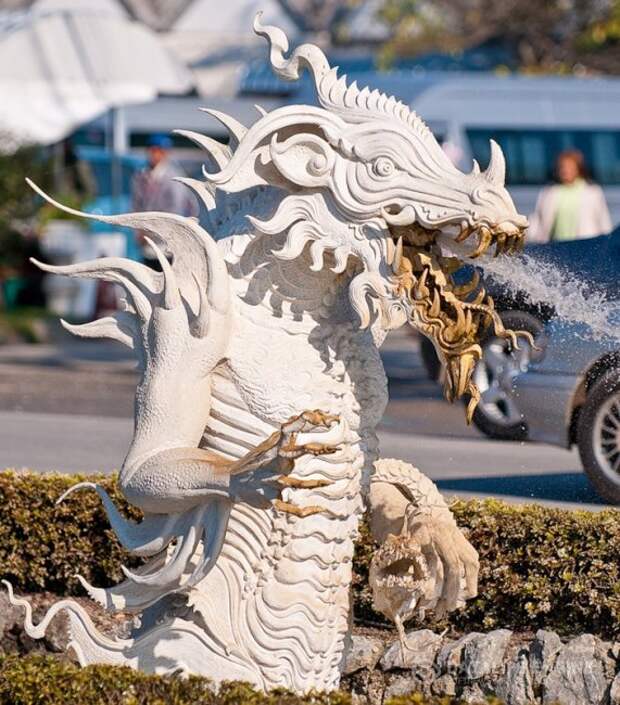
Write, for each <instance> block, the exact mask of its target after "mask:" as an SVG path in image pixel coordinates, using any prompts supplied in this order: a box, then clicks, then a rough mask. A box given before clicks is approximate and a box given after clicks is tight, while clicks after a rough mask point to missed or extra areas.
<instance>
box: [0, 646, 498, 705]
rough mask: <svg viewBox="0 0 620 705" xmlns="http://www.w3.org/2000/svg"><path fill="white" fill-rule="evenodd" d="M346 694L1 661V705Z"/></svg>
mask: <svg viewBox="0 0 620 705" xmlns="http://www.w3.org/2000/svg"><path fill="white" fill-rule="evenodd" d="M352 702H353V701H352V698H351V695H350V694H348V693H344V692H333V693H314V694H309V695H306V696H303V697H301V696H296V695H292V694H291V693H288V692H286V691H283V690H278V691H272V692H271V693H269V694H263V693H260V692H257V691H256V690H254V689H253V688H252V687H251V686H249V685H246V684H244V683H225V684H223V685H222V686H221V688H220V689H219V691H218V692H217V693H215V692H214V691H213V689H212V688H211V687H210V685H209V681H208V680H206V679H204V678H196V677H191V678H187V679H183V678H178V677H175V676H169V677H164V676H147V675H144V674H143V673H139V672H138V671H134V670H132V669H130V668H123V667H119V666H88V667H87V668H79V667H78V666H75V665H73V664H70V663H66V662H63V661H60V660H58V659H55V658H52V657H42V656H28V657H22V658H18V657H15V656H8V657H4V658H2V657H0V705H352ZM459 702H460V701H456V700H453V699H451V698H430V699H427V698H424V697H422V696H419V695H411V696H407V697H399V698H393V699H390V700H387V701H386V704H385V705H458V703H459ZM493 702H496V703H497V705H499V702H498V701H493Z"/></svg>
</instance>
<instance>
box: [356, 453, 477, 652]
mask: <svg viewBox="0 0 620 705" xmlns="http://www.w3.org/2000/svg"><path fill="white" fill-rule="evenodd" d="M370 505H371V527H372V530H373V535H374V536H375V538H376V539H377V540H378V541H379V542H380V543H381V545H380V547H379V549H378V550H377V552H376V553H375V555H374V556H373V559H372V562H371V564H370V574H369V583H370V586H371V588H372V591H373V603H374V607H375V609H376V610H378V611H379V612H381V613H382V614H384V615H385V616H386V617H388V618H389V619H391V620H392V621H393V622H394V623H395V625H396V627H397V629H398V633H399V636H400V639H401V644H402V647H403V649H406V648H407V646H406V641H405V631H404V626H403V624H404V622H406V621H407V620H408V619H410V618H412V617H414V616H417V617H419V618H420V619H423V618H424V615H425V613H426V612H427V611H431V610H432V611H433V612H434V614H435V616H436V617H442V616H444V615H445V614H446V613H448V612H451V611H453V610H455V609H458V608H460V607H462V606H463V605H464V604H465V601H466V600H468V599H470V598H472V597H475V596H476V594H477V586H478V567H479V564H478V554H477V552H476V550H475V549H474V548H473V546H472V545H471V544H470V543H469V541H468V540H467V538H466V537H465V536H464V535H463V533H462V532H461V530H460V529H459V527H458V526H457V524H456V521H455V520H454V517H453V516H452V512H451V511H450V509H449V507H448V505H447V504H446V503H445V501H444V499H443V498H442V497H441V495H440V494H439V492H438V490H437V488H436V487H435V485H434V484H433V483H432V482H431V481H430V480H429V479H428V478H427V477H425V476H424V475H422V473H420V471H419V470H418V469H417V468H415V467H413V466H412V465H410V464H409V463H405V462H403V461H400V460H391V459H389V460H388V459H386V460H379V461H377V462H376V463H375V474H374V476H373V480H372V484H371V491H370Z"/></svg>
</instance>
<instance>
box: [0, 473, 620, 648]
mask: <svg viewBox="0 0 620 705" xmlns="http://www.w3.org/2000/svg"><path fill="white" fill-rule="evenodd" d="M81 479H85V478H83V477H76V476H64V475H36V474H22V473H19V474H17V473H13V472H0V507H1V508H2V511H1V512H0V577H2V578H4V579H7V580H10V581H11V582H12V583H13V585H14V586H15V588H16V589H17V590H18V591H23V592H37V591H43V590H50V591H52V592H56V593H58V594H77V595H81V594H83V590H82V588H81V587H80V585H79V583H78V582H77V580H76V579H75V577H74V576H75V573H77V572H79V573H81V574H82V575H84V576H85V577H86V579H87V580H88V581H90V582H92V583H93V584H95V585H102V586H106V585H111V584H114V583H116V582H118V581H119V580H121V579H122V575H121V571H120V564H121V562H126V563H130V562H129V559H128V557H127V556H126V555H124V554H123V552H122V550H121V549H120V547H119V546H118V544H117V542H116V540H115V539H114V536H113V535H112V532H111V530H110V529H109V527H108V524H107V521H106V518H105V514H104V513H103V511H102V509H101V503H100V501H99V499H98V497H97V496H96V494H95V493H94V492H79V493H76V494H74V495H72V496H71V497H69V498H68V499H67V500H66V501H65V502H64V503H63V504H61V505H60V506H55V501H56V499H57V498H58V497H59V496H60V495H61V494H62V492H64V491H65V490H66V489H67V487H69V486H70V485H72V484H74V483H75V482H77V481H78V480H81ZM88 479H90V480H96V481H98V482H101V484H103V485H104V486H105V487H106V489H107V490H108V491H109V492H110V494H111V495H112V496H113V497H114V498H115V500H116V501H117V503H118V504H119V505H120V506H121V507H124V508H125V510H126V511H128V512H129V513H130V515H131V516H133V517H134V518H138V517H139V514H138V513H137V512H136V511H135V510H129V509H128V508H127V505H126V504H125V503H124V502H123V500H122V498H121V497H120V495H119V493H118V491H117V490H116V489H115V486H114V479H113V478H103V477H96V478H93V477H89V478H88ZM453 510H454V512H455V515H456V517H457V520H458V522H459V524H460V525H461V526H462V527H463V528H465V529H466V530H467V532H468V534H469V539H470V541H471V542H472V543H473V545H474V546H475V547H476V548H477V549H478V551H479V553H480V563H481V570H480V583H479V597H478V598H476V599H475V600H471V601H470V602H468V604H467V606H466V608H465V609H464V610H462V611H460V612H457V613H454V614H452V615H451V616H450V618H449V622H443V623H436V624H433V623H432V622H428V621H427V622H426V623H425V625H429V626H431V627H436V628H443V627H444V626H451V627H453V628H455V629H458V630H483V631H484V630H488V629H491V628H494V627H498V626H501V627H507V628H513V629H520V630H534V629H538V628H540V627H545V628H547V629H554V630H556V631H558V632H560V633H562V634H571V633H577V632H584V631H586V632H593V633H595V634H599V635H600V636H603V637H606V638H609V637H618V636H620V563H619V561H618V556H619V555H620V512H618V511H615V510H608V511H602V512H600V513H590V512H567V511H563V510H556V509H549V508H545V507H538V506H535V505H528V506H509V505H507V504H504V503H502V502H497V501H492V500H487V501H485V502H479V501H467V502H465V501H458V502H456V503H455V504H454V505H453ZM374 550H375V545H374V544H373V542H372V540H371V539H370V536H369V533H368V529H367V526H366V525H362V530H361V536H360V540H359V541H358V545H357V552H356V556H355V562H354V569H355V575H354V584H353V591H354V609H355V616H356V618H357V619H358V621H360V622H364V623H369V624H385V625H387V623H386V622H385V620H384V619H383V618H382V617H381V616H380V615H378V614H376V613H375V612H373V610H372V606H371V596H370V591H369V589H368V585H367V575H368V564H369V562H370V559H371V557H372V554H373V551H374Z"/></svg>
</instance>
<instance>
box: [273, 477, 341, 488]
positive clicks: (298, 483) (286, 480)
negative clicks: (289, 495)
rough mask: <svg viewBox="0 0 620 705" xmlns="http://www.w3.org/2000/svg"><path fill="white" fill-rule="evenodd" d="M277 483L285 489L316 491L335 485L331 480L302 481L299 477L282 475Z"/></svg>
mask: <svg viewBox="0 0 620 705" xmlns="http://www.w3.org/2000/svg"><path fill="white" fill-rule="evenodd" d="M277 482H278V484H279V485H283V486H284V487H295V488H298V489H303V490H314V489H317V488H319V487H327V486H328V485H332V484H333V482H331V481H330V480H302V479H300V478H298V477H291V476H290V475H280V477H278V480H277Z"/></svg>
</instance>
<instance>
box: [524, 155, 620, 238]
mask: <svg viewBox="0 0 620 705" xmlns="http://www.w3.org/2000/svg"><path fill="white" fill-rule="evenodd" d="M556 174H557V178H558V183H557V184H555V185H553V186H547V187H546V188H544V189H543V190H542V191H541V193H540V195H539V197H538V201H537V203H536V210H535V212H534V214H533V215H532V216H530V227H529V230H528V236H527V239H528V241H529V242H550V241H558V240H577V239H580V238H587V237H596V235H601V234H603V233H608V232H609V231H610V230H611V228H612V223H611V218H610V216H609V209H608V208H607V202H606V200H605V194H604V193H603V189H602V188H601V187H600V186H598V185H597V184H594V183H592V182H591V181H589V180H588V179H587V178H586V174H587V169H586V164H585V159H584V157H583V154H582V153H581V152H579V151H578V150H576V149H570V150H566V151H564V152H561V153H560V155H559V156H558V159H557V162H556Z"/></svg>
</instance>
